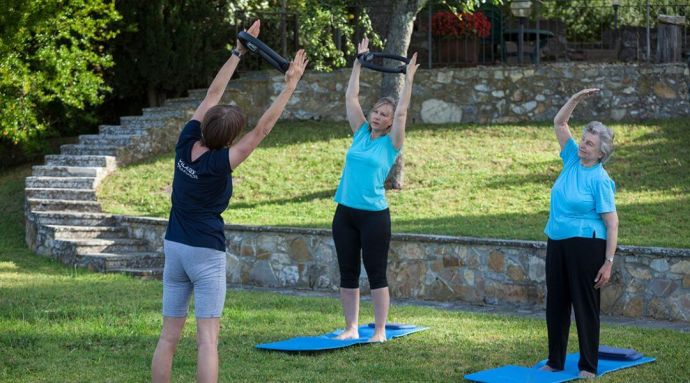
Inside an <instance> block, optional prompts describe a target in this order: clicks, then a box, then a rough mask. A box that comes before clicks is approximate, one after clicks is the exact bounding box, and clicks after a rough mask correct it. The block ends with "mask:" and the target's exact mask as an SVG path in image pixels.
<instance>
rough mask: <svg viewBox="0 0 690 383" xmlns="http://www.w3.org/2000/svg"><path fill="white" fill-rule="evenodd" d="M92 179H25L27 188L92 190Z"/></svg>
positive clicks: (94, 180) (93, 179)
mask: <svg viewBox="0 0 690 383" xmlns="http://www.w3.org/2000/svg"><path fill="white" fill-rule="evenodd" d="M95 182H96V178H94V177H34V176H31V177H26V182H25V184H26V187H27V188H51V189H89V190H91V189H93V188H94V186H95Z"/></svg>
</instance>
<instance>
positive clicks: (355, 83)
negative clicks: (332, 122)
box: [345, 37, 369, 132]
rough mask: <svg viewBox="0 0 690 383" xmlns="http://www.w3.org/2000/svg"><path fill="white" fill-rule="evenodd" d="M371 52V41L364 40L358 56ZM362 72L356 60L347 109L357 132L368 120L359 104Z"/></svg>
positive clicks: (346, 93)
mask: <svg viewBox="0 0 690 383" xmlns="http://www.w3.org/2000/svg"><path fill="white" fill-rule="evenodd" d="M368 50H369V39H368V38H366V37H365V38H364V39H362V42H361V43H359V44H357V54H358V55H359V54H360V53H364V52H366V51H368ZM361 70H362V64H360V63H359V60H357V59H355V62H354V63H353V64H352V74H351V75H350V82H348V84H347V91H346V92H345V109H346V110H347V121H348V122H349V123H350V128H352V131H353V132H355V131H357V129H359V127H360V126H362V123H363V122H364V121H365V120H366V117H364V112H362V106H361V105H360V104H359V72H361Z"/></svg>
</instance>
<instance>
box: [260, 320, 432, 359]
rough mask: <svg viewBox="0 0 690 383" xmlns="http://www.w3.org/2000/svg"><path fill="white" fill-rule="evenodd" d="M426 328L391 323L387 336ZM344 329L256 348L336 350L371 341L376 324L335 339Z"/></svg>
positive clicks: (265, 344)
mask: <svg viewBox="0 0 690 383" xmlns="http://www.w3.org/2000/svg"><path fill="white" fill-rule="evenodd" d="M426 329H428V327H417V326H414V325H405V324H397V323H391V324H389V325H386V338H387V339H388V340H392V339H395V338H399V337H401V336H405V335H409V334H413V333H415V332H419V331H424V330H426ZM342 331H343V330H336V331H333V332H331V333H328V334H324V335H320V336H302V337H297V338H290V339H286V340H282V341H279V342H273V343H263V344H257V345H256V348H258V349H261V350H272V351H286V352H298V351H307V352H308V351H326V350H334V349H338V348H344V347H350V346H353V345H355V344H367V343H370V342H369V338H371V337H372V336H373V335H374V326H370V325H362V326H359V338H358V339H346V340H339V339H335V337H336V336H338V335H339V334H340V333H341V332H342Z"/></svg>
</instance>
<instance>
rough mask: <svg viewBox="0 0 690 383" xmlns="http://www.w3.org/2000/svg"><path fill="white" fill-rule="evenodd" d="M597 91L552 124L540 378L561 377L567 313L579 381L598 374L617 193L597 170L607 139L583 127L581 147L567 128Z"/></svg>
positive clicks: (606, 153)
mask: <svg viewBox="0 0 690 383" xmlns="http://www.w3.org/2000/svg"><path fill="white" fill-rule="evenodd" d="M597 92H599V89H584V90H582V91H580V92H578V93H576V94H575V95H573V96H572V97H571V98H570V99H569V100H568V102H566V104H565V105H563V107H562V108H561V110H560V111H559V112H558V114H556V117H555V118H554V129H555V132H556V138H557V139H558V143H559V144H560V146H561V159H562V160H563V170H562V171H561V174H560V175H559V176H558V179H556V182H555V183H554V185H553V188H552V189H551V209H550V211H549V220H548V222H547V223H546V228H545V229H544V232H545V233H546V235H547V236H548V242H547V247H546V288H547V296H546V326H547V329H548V335H549V359H548V362H547V364H546V365H545V366H544V367H542V369H543V370H545V371H560V370H563V368H564V364H565V355H566V348H567V346H568V334H569V331H570V312H571V307H572V309H573V310H574V311H575V321H576V323H577V334H578V341H579V346H580V360H579V363H578V368H579V370H580V375H579V376H580V377H581V378H591V377H594V376H595V375H596V373H597V366H598V360H599V355H598V349H599V311H600V288H601V287H603V286H604V285H606V284H607V283H608V281H609V279H610V278H611V265H612V264H613V256H614V254H615V253H616V246H617V242H618V215H617V213H616V205H615V201H614V193H615V191H616V187H615V184H614V182H613V181H612V180H611V178H609V175H608V173H607V172H606V170H604V167H603V166H602V164H603V163H605V162H606V161H607V160H608V159H609V157H610V155H611V153H612V152H613V131H611V129H609V128H608V127H606V126H605V125H604V124H602V123H601V122H598V121H592V122H590V123H589V124H587V126H585V128H584V131H583V133H582V139H581V140H580V143H579V144H578V143H576V142H575V140H574V139H573V137H572V135H571V134H570V128H569V127H568V120H569V119H570V115H571V114H572V112H573V110H574V109H575V107H576V106H577V104H578V103H579V102H580V101H582V100H583V99H584V98H586V97H588V96H591V95H593V94H595V93H597Z"/></svg>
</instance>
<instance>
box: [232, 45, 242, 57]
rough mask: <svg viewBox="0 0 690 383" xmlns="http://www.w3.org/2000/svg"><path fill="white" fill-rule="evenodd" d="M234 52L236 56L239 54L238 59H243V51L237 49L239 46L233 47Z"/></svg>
mask: <svg viewBox="0 0 690 383" xmlns="http://www.w3.org/2000/svg"><path fill="white" fill-rule="evenodd" d="M232 54H233V55H235V56H237V58H238V59H241V58H242V52H240V50H239V49H237V48H233V49H232Z"/></svg>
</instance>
